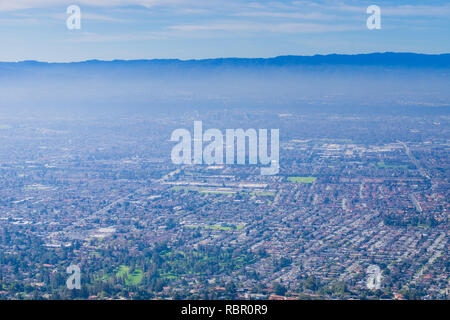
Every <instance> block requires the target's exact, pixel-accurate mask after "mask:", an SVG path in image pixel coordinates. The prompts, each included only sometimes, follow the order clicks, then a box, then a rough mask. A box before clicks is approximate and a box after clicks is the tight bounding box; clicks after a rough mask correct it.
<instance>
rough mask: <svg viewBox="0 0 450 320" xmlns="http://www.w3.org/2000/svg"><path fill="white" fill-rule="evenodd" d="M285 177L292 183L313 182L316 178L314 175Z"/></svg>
mask: <svg viewBox="0 0 450 320" xmlns="http://www.w3.org/2000/svg"><path fill="white" fill-rule="evenodd" d="M287 179H288V181H289V182H293V183H313V182H315V181H316V180H317V178H316V177H288V178H287Z"/></svg>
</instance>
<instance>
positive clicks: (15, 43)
mask: <svg viewBox="0 0 450 320" xmlns="http://www.w3.org/2000/svg"><path fill="white" fill-rule="evenodd" d="M71 4H75V5H78V6H79V7H80V8H81V12H82V22H81V23H82V25H81V29H80V30H68V29H67V27H66V19H67V17H68V14H67V13H66V8H67V7H68V6H69V5H71ZM372 4H375V5H378V6H379V7H380V8H381V19H382V20H381V21H382V29H381V30H368V29H367V27H366V20H367V17H368V16H369V15H368V14H367V13H366V8H367V7H368V6H369V5H372ZM0 46H1V50H0V61H21V60H39V61H80V60H87V59H104V60H112V59H152V58H180V59H191V58H215V57H271V56H277V55H288V54H294V55H313V54H328V53H351V54H352V53H366V52H384V51H394V52H417V53H449V52H450V2H449V1H403V0H398V1H387V0H383V1H354V0H322V1H280V0H274V1H267V0H263V1H244V0H79V1H65V0H0Z"/></svg>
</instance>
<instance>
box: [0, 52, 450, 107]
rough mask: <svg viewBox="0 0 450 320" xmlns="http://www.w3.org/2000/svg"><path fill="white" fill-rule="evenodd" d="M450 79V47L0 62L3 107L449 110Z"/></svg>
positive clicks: (1, 102)
mask: <svg viewBox="0 0 450 320" xmlns="http://www.w3.org/2000/svg"><path fill="white" fill-rule="evenodd" d="M449 87H450V54H439V55H426V54H414V53H371V54H356V55H340V54H331V55H315V56H279V57H275V58H218V59H203V60H177V59H154V60H129V61H126V60H113V61H100V60H89V61H84V62H71V63H46V62H36V61H22V62H0V96H1V97H2V100H1V101H0V111H1V110H2V109H3V110H4V108H9V107H10V106H13V107H16V108H31V109H34V108H36V107H38V108H39V111H40V112H42V111H45V110H46V109H51V110H55V108H57V109H58V110H59V109H61V108H66V111H67V110H72V108H74V107H76V108H77V111H79V110H81V109H82V108H86V110H88V111H89V112H94V111H95V110H97V109H98V110H101V109H102V108H105V107H106V108H108V110H113V109H114V108H118V109H121V108H122V109H123V107H124V106H126V108H127V110H130V108H131V109H133V108H137V109H138V110H152V111H155V110H156V111H165V110H177V109H180V108H182V109H183V110H185V109H186V108H198V109H203V108H216V109H217V108H219V109H227V108H243V107H248V108H270V109H271V110H273V109H276V110H281V109H293V108H294V109H298V108H303V109H305V110H311V111H314V112H317V110H319V111H336V110H339V111H340V112H346V111H349V112H352V113H354V112H355V111H357V112H361V110H362V109H364V108H366V107H367V108H366V109H367V110H377V111H380V110H384V111H383V112H393V110H395V112H405V111H407V112H411V110H419V111H420V112H423V108H426V112H438V113H442V112H445V113H448V111H449V109H448V108H449V107H450V104H449V101H450V90H448V88H449ZM393 106H396V107H397V108H392V107H393ZM93 107H95V108H93ZM374 107H376V108H374ZM429 107H435V108H432V110H430V109H431V108H429ZM169 108H170V109H169ZM336 108H339V109H336ZM355 108H356V109H355Z"/></svg>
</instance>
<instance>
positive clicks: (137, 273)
mask: <svg viewBox="0 0 450 320" xmlns="http://www.w3.org/2000/svg"><path fill="white" fill-rule="evenodd" d="M116 277H118V278H122V277H126V278H125V284H126V285H130V284H132V285H138V284H139V283H141V281H142V278H143V277H144V274H143V273H142V270H141V269H135V270H134V271H133V272H132V273H130V267H127V266H125V265H121V266H120V267H119V270H118V271H117V272H116Z"/></svg>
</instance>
